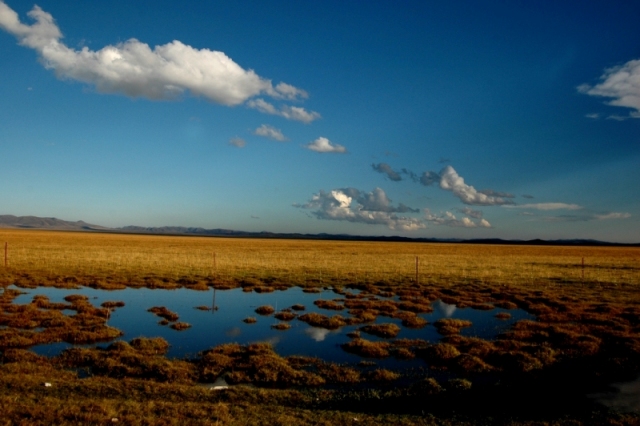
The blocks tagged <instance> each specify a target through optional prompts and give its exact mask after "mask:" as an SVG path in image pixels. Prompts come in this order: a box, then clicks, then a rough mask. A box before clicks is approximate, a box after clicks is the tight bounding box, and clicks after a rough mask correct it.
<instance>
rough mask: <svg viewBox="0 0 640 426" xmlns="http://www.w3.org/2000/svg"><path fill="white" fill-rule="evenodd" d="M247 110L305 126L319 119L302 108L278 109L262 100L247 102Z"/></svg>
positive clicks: (316, 114) (288, 107)
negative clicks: (250, 109)
mask: <svg viewBox="0 0 640 426" xmlns="http://www.w3.org/2000/svg"><path fill="white" fill-rule="evenodd" d="M247 106H248V107H249V108H253V109H256V110H258V111H260V112H261V113H263V114H271V115H277V116H280V117H284V118H286V119H287V120H295V121H301V122H303V123H305V124H309V123H311V122H312V121H315V120H317V119H319V118H320V114H319V113H317V112H315V111H310V112H309V111H307V110H305V109H304V108H302V107H295V106H289V105H282V106H281V107H280V109H277V108H276V107H275V106H273V105H272V104H270V103H269V102H267V101H265V100H264V99H261V98H258V99H252V100H250V101H249V102H247Z"/></svg>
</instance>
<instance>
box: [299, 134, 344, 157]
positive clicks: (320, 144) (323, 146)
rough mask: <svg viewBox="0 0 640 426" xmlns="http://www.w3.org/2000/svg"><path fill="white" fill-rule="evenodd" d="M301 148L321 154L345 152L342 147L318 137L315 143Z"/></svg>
mask: <svg viewBox="0 0 640 426" xmlns="http://www.w3.org/2000/svg"><path fill="white" fill-rule="evenodd" d="M303 146H304V147H305V148H307V149H310V150H311V151H315V152H320V153H323V154H324V153H338V154H344V153H346V152H347V149H346V148H345V147H344V146H342V145H338V144H337V143H336V144H334V143H331V141H329V139H327V138H323V137H319V138H318V139H316V140H315V141H313V142H310V143H308V144H306V145H303Z"/></svg>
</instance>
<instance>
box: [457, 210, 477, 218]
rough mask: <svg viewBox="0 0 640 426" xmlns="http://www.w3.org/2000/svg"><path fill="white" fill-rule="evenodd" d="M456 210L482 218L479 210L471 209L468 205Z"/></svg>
mask: <svg viewBox="0 0 640 426" xmlns="http://www.w3.org/2000/svg"><path fill="white" fill-rule="evenodd" d="M458 211H459V212H460V213H462V214H464V215H467V216H469V217H472V218H474V219H482V212H481V211H480V210H472V209H470V208H469V207H465V208H462V209H458Z"/></svg>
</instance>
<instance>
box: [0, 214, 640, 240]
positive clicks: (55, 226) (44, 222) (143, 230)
mask: <svg viewBox="0 0 640 426" xmlns="http://www.w3.org/2000/svg"><path fill="white" fill-rule="evenodd" d="M0 228H14V229H15V228H21V229H43V230H58V231H86V232H114V233H131V234H157V235H199V236H221V237H223V236H224V237H245V238H283V239H285V238H289V239H293V238H295V239H316V240H345V241H399V242H401V241H407V242H409V241H413V242H441V243H471V244H513V245H572V246H578V245H589V246H627V247H640V243H636V244H623V243H611V242H606V241H598V240H589V239H571V240H540V239H536V240H503V239H500V238H483V239H469V240H465V239H456V238H449V239H446V238H409V237H399V236H391V237H387V236H360V235H349V234H326V233H320V234H298V233H274V232H265V231H263V232H246V231H235V230H230V229H221V228H215V229H205V228H188V227H184V226H161V227H144V226H125V227H122V228H109V227H106V226H100V225H93V224H90V223H87V222H84V221H82V220H79V221H77V222H71V221H67V220H62V219H57V218H55V217H37V216H13V215H0Z"/></svg>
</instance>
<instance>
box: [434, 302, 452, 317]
mask: <svg viewBox="0 0 640 426" xmlns="http://www.w3.org/2000/svg"><path fill="white" fill-rule="evenodd" d="M433 307H434V308H435V309H436V311H438V312H439V313H440V314H441V316H443V317H445V318H451V316H452V315H453V314H454V313H455V311H456V305H449V304H448V303H444V302H443V301H442V300H437V301H436V302H435V303H434V306H433Z"/></svg>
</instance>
